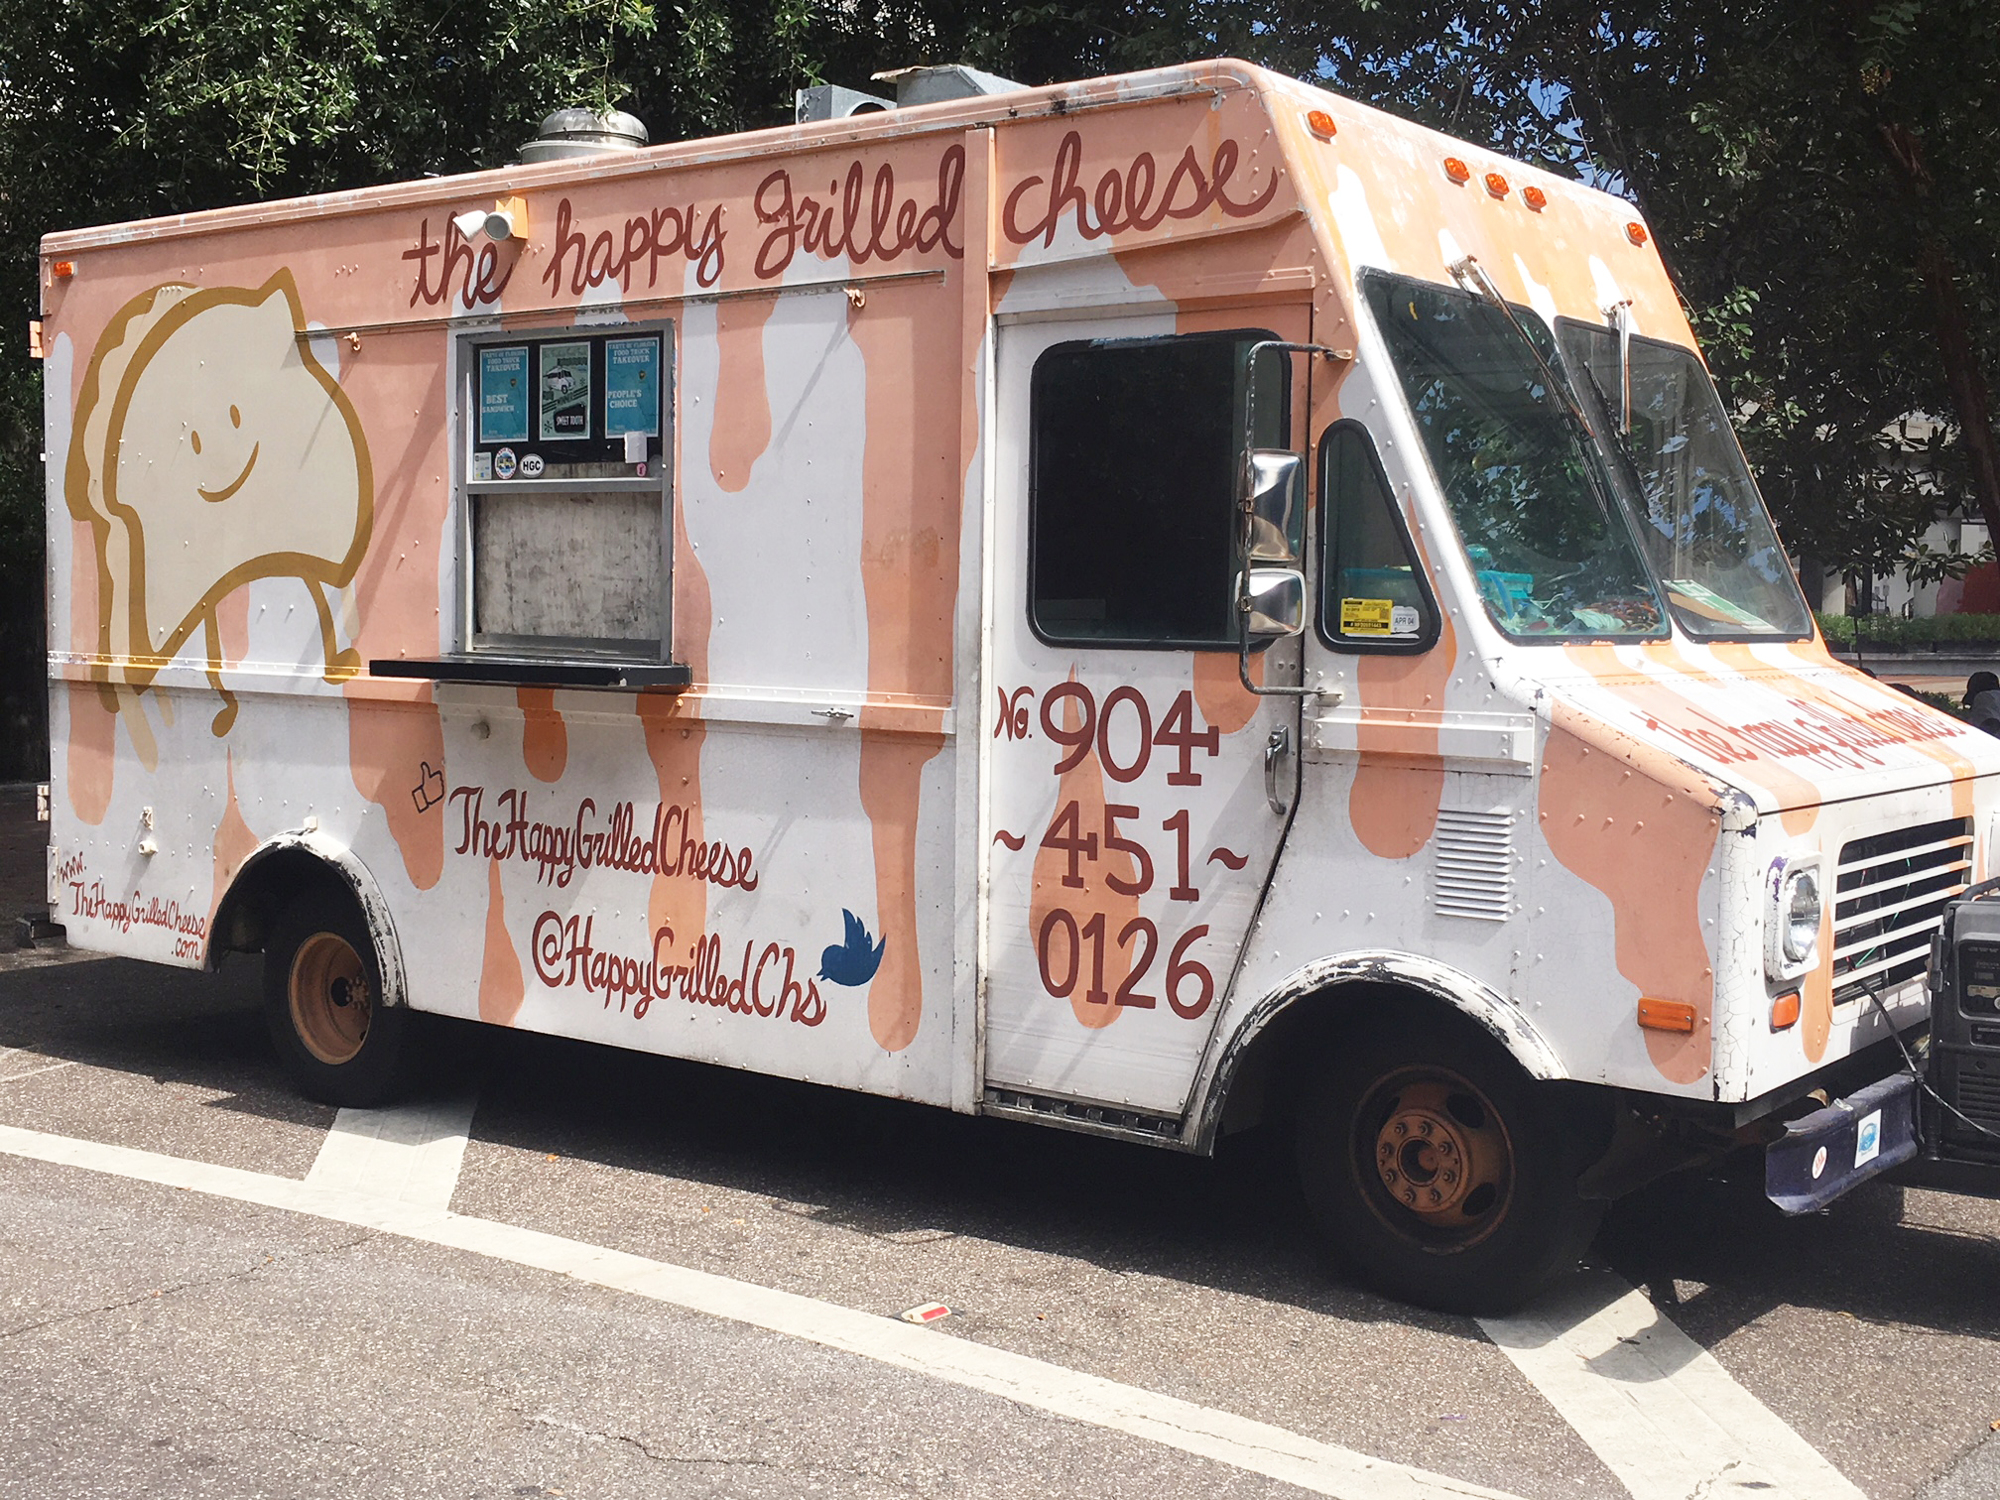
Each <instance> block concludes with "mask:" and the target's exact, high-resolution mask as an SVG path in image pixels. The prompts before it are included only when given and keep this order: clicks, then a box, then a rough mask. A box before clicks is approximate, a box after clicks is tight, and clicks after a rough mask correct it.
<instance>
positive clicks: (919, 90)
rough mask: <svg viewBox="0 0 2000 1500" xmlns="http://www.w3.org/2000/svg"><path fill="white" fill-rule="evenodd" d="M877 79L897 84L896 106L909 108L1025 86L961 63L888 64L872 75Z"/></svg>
mask: <svg viewBox="0 0 2000 1500" xmlns="http://www.w3.org/2000/svg"><path fill="white" fill-rule="evenodd" d="M875 82H877V83H893V84H895V85H896V107H897V108H898V109H909V108H911V107H913V106H915V105H918V104H942V103H943V102H944V101H945V100H947V99H976V98H978V97H979V96H980V95H982V94H1011V93H1013V92H1015V91H1016V90H1017V89H1024V88H1026V87H1027V85H1026V84H1025V83H1016V82H1014V80H1013V79H1011V78H1001V77H998V76H996V75H995V74H992V73H982V72H980V71H979V69H977V68H968V67H967V66H966V65H965V64H964V63H946V64H944V65H943V66H941V67H915V68H891V69H890V70H889V71H888V72H886V73H877V74H876V75H875Z"/></svg>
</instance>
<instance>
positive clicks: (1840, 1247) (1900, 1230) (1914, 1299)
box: [0, 959, 2000, 1347]
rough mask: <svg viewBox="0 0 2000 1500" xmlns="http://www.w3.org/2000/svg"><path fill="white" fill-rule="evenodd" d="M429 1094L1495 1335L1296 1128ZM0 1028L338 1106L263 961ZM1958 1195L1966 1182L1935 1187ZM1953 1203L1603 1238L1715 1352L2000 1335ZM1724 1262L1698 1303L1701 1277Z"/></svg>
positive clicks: (1864, 1198) (783, 1194)
mask: <svg viewBox="0 0 2000 1500" xmlns="http://www.w3.org/2000/svg"><path fill="white" fill-rule="evenodd" d="M431 1019H432V1022H433V1024H432V1026H431V1032H432V1036H431V1050H432V1054H433V1068H432V1071H431V1075H430V1077H429V1078H428V1080H427V1084H426V1087H425V1092H426V1093H427V1094H428V1093H432V1092H437V1091H440V1090H445V1089H449V1088H453V1087H459V1086H463V1085H464V1084H466V1083H472V1084H475V1085H476V1086H477V1087H478V1088H479V1091H480V1105H479V1113H478V1116H477V1119H476V1121H475V1126H474V1130H475V1134H476V1135H477V1136H478V1137H479V1138H480V1139H482V1140H485V1141H489V1142H492V1143H494V1144H497V1145H502V1146H511V1147H515V1148H518V1149H521V1150H524V1151H532V1152H558V1153H561V1154H562V1155H565V1156H568V1157H572V1158H575V1159H579V1160H583V1161H589V1162H594V1163H597V1164H600V1165H603V1166H606V1167H612V1168H620V1169H624V1170H629V1171H635V1172H643V1173H668V1174H671V1175H673V1176H676V1177H680V1178H683V1179H686V1180H689V1181H694V1182H700V1183H706V1184H710V1185H713V1186H716V1187H719V1188H728V1189H733V1190H736V1191H742V1192H748V1193H754V1194H757V1195H759V1196H762V1197H764V1198H766V1199H767V1200H769V1201H770V1202H771V1205H772V1206H773V1207H774V1208H776V1209H778V1210H779V1211H782V1212H786V1213H792V1214H796V1215H798V1216H800V1217H804V1218H808V1219H812V1220H815V1221H820V1222H825V1223H828V1224H832V1225H838V1226H840V1227H842V1228H844V1229H847V1230H850V1231H854V1232H858V1233H862V1234H867V1235H874V1236H879V1237H882V1238H886V1239H891V1240H895V1241H898V1242H901V1243H919V1242H922V1241H925V1240H931V1239H939V1238H946V1237H951V1236H973V1237H977V1238H981V1239H986V1240H991V1241H995V1242H998V1243H1003V1244H1009V1245H1014V1246H1017V1247H1019V1248H1023V1249H1028V1250H1033V1251H1038V1252H1046V1253H1050V1254H1057V1255H1064V1256H1071V1257H1076V1258H1079V1259H1082V1260H1085V1261H1088V1262H1089V1263H1091V1264H1094V1265H1097V1266H1100V1267H1102V1268H1104V1269H1106V1270H1110V1271H1114V1272H1119V1273H1125V1274H1140V1275H1150V1276H1158V1277H1163V1278H1168V1279H1171V1280H1175V1281H1181V1282H1186V1283H1190V1284H1194V1285H1201V1286H1207V1287H1210V1288H1212V1289H1215V1290H1220V1291H1227V1292H1230V1293H1234V1294H1239V1295H1245V1296H1252V1297H1257V1298H1262V1299H1266V1300H1270V1301H1275V1302H1279V1303H1283V1304H1287V1305H1292V1306H1297V1307H1301V1308H1305V1309H1308V1310H1312V1311H1316V1312H1322V1313H1326V1314H1329V1315H1332V1316H1336V1317H1339V1318H1342V1319H1345V1320H1348V1321H1357V1322H1371V1321H1385V1322H1394V1323H1398V1324H1403V1325H1406V1326H1417V1327H1425V1328H1431V1329H1435V1330H1438V1331H1440V1332H1446V1333H1450V1334H1454V1335H1456V1336H1461V1337H1478V1336H1479V1335H1478V1334H1477V1332H1476V1330H1475V1328H1474V1326H1473V1325H1472V1324H1471V1323H1470V1322H1469V1321H1466V1320H1463V1319H1457V1318H1451V1317H1446V1316H1442V1315H1438V1314H1433V1313H1427V1312H1422V1311H1418V1310H1415V1309H1410V1308H1406V1307H1403V1306H1401V1305H1399V1304H1396V1303H1392V1302H1388V1301H1385V1300H1383V1299H1380V1298H1377V1297H1375V1296H1373V1295H1372V1294H1370V1293H1368V1292H1365V1291H1363V1290H1361V1289H1360V1288H1358V1287H1355V1286H1352V1285H1350V1284H1347V1283H1345V1282H1343V1281H1341V1280H1339V1279H1338V1273H1337V1272H1335V1273H1333V1274H1329V1268H1328V1266H1327V1263H1326V1261H1325V1259H1324V1258H1323V1256H1322V1254H1321V1252H1320V1251H1319V1250H1318V1248H1317V1247H1316V1245H1315V1243H1314V1239H1313V1235H1312V1232H1311V1229H1310V1226H1309V1224H1308V1221H1307V1218H1306V1213H1305V1209H1304V1205H1303V1203H1302V1202H1301V1201H1300V1198H1299V1196H1298V1192H1297V1189H1296V1187H1295V1186H1294V1183H1293V1179H1292V1173H1291V1164H1290V1160H1289V1152H1288V1150H1287V1149H1286V1143H1285V1141H1284V1140H1283V1139H1282V1138H1281V1135H1282V1133H1281V1132H1280V1131H1278V1130H1277V1129H1274V1128H1265V1129H1259V1130H1254V1131H1249V1132H1246V1133H1244V1134H1243V1135H1240V1136H1234V1137H1230V1138H1227V1139H1225V1140H1224V1141H1223V1142H1222V1143H1221V1145H1220V1147H1219V1148H1218V1151H1217V1154H1216V1156H1215V1157H1214V1158H1213V1159H1212V1160H1204V1159H1200V1158H1194V1157H1188V1156H1182V1155H1179V1154H1176V1153H1171V1152H1166V1151H1160V1150H1155V1149H1151V1148H1147V1147H1144V1146H1133V1145H1125V1144H1122V1143H1119V1142H1115V1141H1107V1140H1101V1139H1096V1138H1093V1137H1089V1136H1082V1135H1076V1134H1071V1133H1066V1132H1062V1131H1057V1130H1048V1129H1039V1128H1036V1127H1033V1126H1027V1125H1020V1124H1013V1123H1009V1122H1005V1121H999V1120H989V1119H976V1118H969V1117H966V1116H962V1115H955V1114H952V1113H950V1112H948V1111H945V1110H940V1109H934V1108H931V1107H928V1106H924V1105H914V1104H908V1103H904V1102H900V1101H897V1100H891V1099H879V1098H873V1097H869V1096H866V1095H861V1094H854V1093H849V1092H846V1091H844V1090H839V1089H833V1088H826V1087H820V1086H816V1085H812V1084H804V1083H795V1082H791V1081H788V1080H783V1079H774V1078H766V1077H762V1076H760V1075H757V1074H752V1073H744V1072H738V1071H735V1070H731V1069H726V1068H721V1067H714V1066H709V1065H705V1064H701V1063H691V1062H683V1061H678V1060H675V1059H669V1058H659V1057H652V1056H648V1055H646V1054H643V1053H636V1052H626V1051H621V1050H619V1049H616V1048H612V1047H604V1046H596V1045H592V1044H589V1043H582V1042H573V1041H568V1040H564V1039H561V1038H554V1037H543V1036H534V1035H529V1034H524V1033H517V1032H506V1031H499V1030H495V1029H492V1028H488V1027H484V1026H479V1025H476V1024H473V1023H469V1022H460V1021H448V1020H441V1019H438V1018H431ZM0 1047H6V1048H16V1049H21V1050H25V1051H31V1052H35V1053H39V1054H41V1055H44V1056H47V1057H49V1058H51V1059H58V1060H68V1061H74V1062H78V1063H82V1064H87V1065H90V1066H93V1067H100V1068H107V1069H113V1070H116V1071H119V1072H122V1073H126V1074H131V1075H138V1076H143V1077H149V1078H151V1079H153V1080H154V1081H155V1082H159V1083H183V1084H191V1085H195V1086H197V1087H199V1088H202V1089H204V1090H209V1091H213V1092H214V1093H215V1094H216V1095H217V1096H218V1097H216V1098H214V1099H211V1100H208V1101H206V1103H205V1107H208V1108H214V1109H225V1110H232V1111H239V1112H242V1113H246V1114H250V1115H256V1116H260V1117H263V1118H267V1119H272V1120H280V1121H285V1122H288V1123H294V1124H306V1125H324V1124H325V1123H327V1122H328V1121H329V1120H330V1119H331V1111H330V1110H329V1109H327V1107H326V1106H323V1105H320V1104H316V1103H313V1102H311V1101H309V1100H306V1099H304V1098H302V1097H300V1096H299V1095H298V1093H297V1092H296V1091H295V1090H294V1088H293V1087H292V1085H291V1084H290V1082H289V1081H288V1080H287V1079H286V1078H285V1076H284V1074H283V1073H282V1071H281V1070H280V1068H279V1066H278V1063H277V1060H276V1057H275V1055H274V1054H273V1053H272V1050H271V1047H270V1044H269V1042H268V1040H267V1039H266V1037H265V1033H264V1026H263V1019H262V1017H261V1015H260V1014H259V979H258V970H257V966H256V962H255V960H254V959H236V960H232V961H231V963H230V966H229V967H228V968H227V969H226V970H225V971H224V972H223V973H222V974H220V975H208V974H199V973H190V972H187V971H183V970H174V969H168V968H163V967H158V966H153V965H147V964H140V963H134V962H128V961H124V960H102V961H97V962H89V963H73V964H64V965H61V966H58V967H54V968H45V969H25V970H16V971H12V972H6V973H0ZM1925 1199H1926V1201H1927V1203H1928V1204H1930V1205H1936V1204H1938V1203H1943V1204H1946V1205H1950V1204H1952V1203H1954V1202H1956V1201H1957V1200H1948V1199H1946V1200H1939V1199H1930V1198H1928V1195H1925ZM1953 1217H1954V1216H1953V1215H1952V1214H1950V1213H1949V1212H1946V1213H1944V1214H1943V1215H1942V1216H1940V1215H1939V1214H1937V1213H1930V1212H1927V1213H1926V1214H1924V1215H1921V1216H1920V1218H1922V1219H1925V1220H1934V1221H1938V1222H1907V1221H1905V1220H1904V1218H1903V1215H1902V1190H1901V1189H1900V1188H1897V1187H1895V1186H1893V1185H1891V1184H1888V1183H1880V1182H1878V1183H1874V1184H1870V1185H1868V1186H1866V1187H1864V1188H1863V1189H1862V1190H1860V1191H1858V1192H1857V1193H1855V1194H1854V1195H1853V1196H1852V1197H1850V1198H1848V1199H1845V1200H1843V1201H1842V1202H1840V1203H1837V1204H1835V1205H1834V1207H1833V1208H1832V1209H1830V1210H1829V1211H1827V1212H1825V1213H1822V1214H1816V1215H1810V1216H1807V1217H1805V1218H1801V1219H1785V1218H1784V1217H1782V1216H1781V1215H1779V1214H1778V1213H1777V1212H1776V1211H1775V1210H1774V1209H1772V1208H1771V1207H1770V1205H1769V1204H1768V1203H1766V1202H1764V1200H1763V1198H1762V1195H1761V1192H1760V1191H1759V1190H1758V1186H1757V1184H1756V1183H1755V1182H1745V1181H1727V1180H1722V1179H1687V1180H1680V1179H1669V1180H1668V1181H1666V1182H1664V1183H1660V1184H1656V1185H1655V1186H1654V1187H1652V1188H1650V1189H1648V1190H1646V1191H1645V1192H1643V1193H1640V1194H1637V1195H1635V1196H1633V1197H1631V1198H1628V1199H1626V1200H1625V1201H1623V1202H1622V1203H1619V1204H1617V1205H1614V1207H1613V1209H1612V1211H1611V1213H1610V1215H1609V1216H1608V1217H1607V1220H1606V1223H1605V1228H1604V1230H1603V1232H1602V1233H1601V1234H1600V1236H1599V1238H1598V1241H1597V1244H1596V1246H1595V1248H1594V1250H1593V1253H1592V1258H1593V1259H1594V1260H1597V1261H1600V1262H1603V1263H1607V1264H1609V1265H1611V1266H1612V1267H1613V1268H1614V1269H1616V1270H1618V1271H1619V1272H1620V1273H1621V1274H1623V1275H1624V1276H1626V1277H1627V1278H1628V1279H1629V1280H1631V1281H1633V1282H1634V1283H1635V1284H1638V1285H1641V1286H1644V1287H1647V1288H1648V1289H1649V1290H1650V1291H1651V1292H1652V1294H1653V1296H1654V1298H1655V1300H1656V1301H1659V1302H1661V1303H1663V1304H1667V1305H1669V1306H1670V1307H1671V1315H1672V1317H1673V1318H1674V1321H1675V1322H1676V1323H1678V1324H1679V1325H1680V1326H1681V1327H1682V1328H1684V1329H1685V1330H1686V1332H1687V1333H1688V1334H1689V1335H1690V1336H1691V1337H1693V1338H1694V1339H1695V1340H1696V1341H1697V1342H1699V1343H1701V1344H1702V1345H1704V1346H1707V1347H1713V1346H1714V1345H1715V1344H1717V1343H1718V1342H1719V1341H1721V1340H1723V1339H1725V1338H1726V1337H1728V1335H1729V1334H1730V1333H1732V1332H1734V1331H1735V1330H1737V1329H1739V1328H1741V1327H1744V1326H1746V1325H1747V1324H1749V1323H1752V1322H1754V1321H1756V1320H1757V1319H1759V1318H1760V1317H1763V1316H1764V1315H1765V1314H1766V1313H1768V1312H1770V1311H1771V1310H1772V1309H1774V1308H1776V1307H1779V1306H1806V1307H1818V1308H1824V1309H1827V1310H1829V1311H1835V1312H1844V1313H1849V1314H1852V1315H1853V1316H1854V1317H1856V1318H1859V1319H1863V1320H1866V1321H1870V1322H1879V1323H1885V1324H1894V1325H1898V1326H1912V1327H1919V1328H1930V1329H1936V1330H1938V1331H1940V1332H1947V1333H1952V1334H1960V1335H1968V1336H1972V1337H1977V1338H1983V1339H1994V1338H2000V1302H1996V1301H1995V1300H1994V1299H1991V1298H1989V1297H1983V1296H1978V1297H1975V1296H1967V1295H1965V1289H1966V1288H1968V1287H1990V1286H1992V1285H1994V1284H1995V1283H1996V1281H2000V1244H1996V1243H1995V1241H1994V1240H1993V1239H1992V1238H1991V1237H1990V1236H1989V1235H1987V1234H1985V1233H1982V1232H1980V1229H1979V1228H1978V1227H1976V1226H1978V1225H1982V1224H1985V1223H1990V1222H1991V1220H1990V1217H1989V1218H1984V1219H1976V1218H1971V1216H1968V1218H1969V1219H1970V1220H1971V1224H1972V1226H1974V1227H1954V1226H1953V1225H1951V1224H1950V1223H1949V1222H1946V1221H1949V1220H1950V1219H1952V1218H1953ZM1690 1282H1692V1283H1699V1284H1700V1290H1699V1292H1698V1293H1696V1294H1695V1295H1693V1296H1690V1297H1688V1298H1686V1299H1685V1300H1682V1299H1680V1298H1678V1297H1677V1296H1676V1294H1675V1288H1676V1284H1677V1283H1690Z"/></svg>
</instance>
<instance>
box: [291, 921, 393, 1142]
mask: <svg viewBox="0 0 2000 1500" xmlns="http://www.w3.org/2000/svg"><path fill="white" fill-rule="evenodd" d="M381 995H382V973H381V965H380V961H379V960H378V958H377V957H376V953H375V942H374V938H373V937H372V935H371V934H370V933H369V930H368V924H367V922H366V921H365V920H364V919H363V918H362V915H361V911H360V908H359V906H358V905H357V904H356V903H355V900H354V898H353V897H352V896H350V895H348V894H347V893H346V892H344V891H341V890H339V889H337V888H335V887H332V886H315V887H310V888H308V889H307V890H306V891H304V892H302V893H301V894H299V895H298V896H296V897H295V898H293V900H292V901H291V902H290V904H289V905H287V906H286V907H285V908H284V910H283V911H281V912H280V913H279V914H278V916H277V918H276V919H275V920H274V921H273V922H272V923H271V928H270V932H269V934H268V936H267V940H266V942H265V945H264V1021H265V1024H266V1025H267V1026H268V1027H269V1028H270V1032H271V1042H272V1045H274V1046H275V1047H276V1048H277V1050H278V1056H279V1059H280V1060H281V1061H282V1062H283V1063H284V1065H285V1070H286V1071H287V1072H288V1073H290V1074H291V1075H292V1079H293V1081H294V1082H295V1083H297V1084H298V1086H299V1089H300V1091H301V1092H303V1093H305V1094H306V1095H307V1096H309V1097H310V1098H314V1099H317V1100H319V1101H320V1102H322V1103H324V1104H336V1105H342V1106H350V1107H355V1108H364V1109H365V1108H372V1107H373V1106H376V1105H379V1104H386V1103H388V1102H390V1101H391V1100H393V1099H394V1098H395V1097H396V1096H397V1095H398V1094H399V1093H401V1092H402V1090H403V1088H404V1085H405V1083H406V1081H407V1079H408V1076H409V1073H410V1071H411V1069H412V1067H413V1065H414V1063H415V1054H416V1050H417V1049H416V1046H415V1041H416V1038H415V1037H414V1036H413V1035H412V1032H413V1029H414V1018H413V1017H412V1016H411V1015H410V1012H409V1008H408V1007H407V1006H402V1005H393V1006H392V1005H384V1004H382V1003H381Z"/></svg>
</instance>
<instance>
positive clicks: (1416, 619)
mask: <svg viewBox="0 0 2000 1500" xmlns="http://www.w3.org/2000/svg"><path fill="white" fill-rule="evenodd" d="M1422 625H1423V616H1422V615H1420V614H1418V613H1417V607H1416V606H1415V605H1414V604H1399V605H1397V606H1396V607H1395V608H1394V609H1392V610H1390V611H1389V634H1391V635H1415V634H1416V633H1417V631H1418V630H1419V629H1421V628H1422Z"/></svg>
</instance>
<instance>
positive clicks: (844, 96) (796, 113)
mask: <svg viewBox="0 0 2000 1500" xmlns="http://www.w3.org/2000/svg"><path fill="white" fill-rule="evenodd" d="M792 101H793V111H792V119H793V120H794V121H795V122H796V123H798V124H800V125H807V124H810V123H812V122H813V121H814V120H845V119H846V118H847V117H848V116H850V115H874V114H880V113H882V112H883V111H884V110H890V109H894V108H895V107H896V101H895V100H894V99H884V98H883V97H882V96H881V95H880V94H864V93H862V92H861V90H859V89H844V88H842V87H841V86H840V85H839V84H837V83H816V84H814V85H813V86H812V87H811V88H809V89H800V90H798V91H797V92H796V93H795V94H793V96H792Z"/></svg>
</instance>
